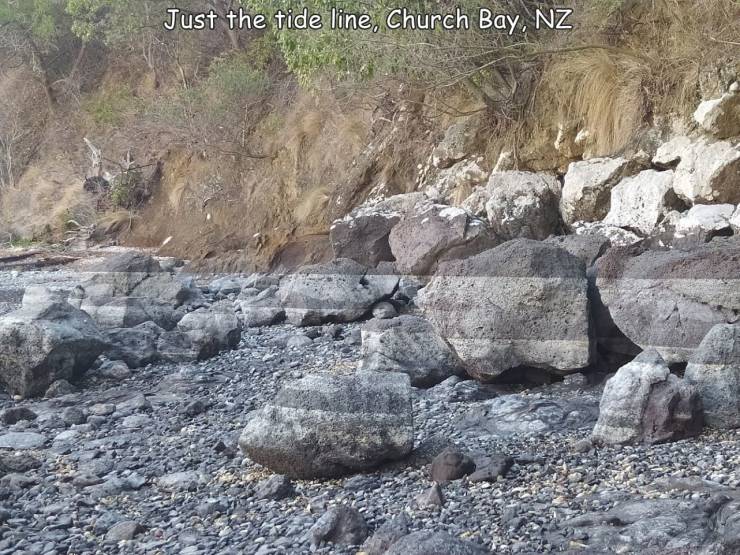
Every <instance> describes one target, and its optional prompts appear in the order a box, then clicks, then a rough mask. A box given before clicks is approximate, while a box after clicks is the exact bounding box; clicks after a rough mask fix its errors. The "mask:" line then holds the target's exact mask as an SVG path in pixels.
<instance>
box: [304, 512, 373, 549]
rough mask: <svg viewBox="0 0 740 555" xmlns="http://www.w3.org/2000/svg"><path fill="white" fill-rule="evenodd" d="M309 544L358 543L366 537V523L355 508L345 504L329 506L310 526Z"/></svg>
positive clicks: (315, 545) (316, 545)
mask: <svg viewBox="0 0 740 555" xmlns="http://www.w3.org/2000/svg"><path fill="white" fill-rule="evenodd" d="M310 536H311V545H312V546H314V547H318V546H320V545H321V544H322V543H323V542H328V543H335V544H338V545H360V544H361V543H362V542H364V541H365V540H366V539H367V536H368V530H367V523H366V522H365V519H364V518H363V516H362V514H360V512H359V511H358V510H357V509H354V508H352V507H347V506H344V505H342V506H339V507H331V508H330V509H329V510H328V511H327V512H326V513H324V514H323V515H322V516H321V518H319V520H317V521H316V524H314V525H313V526H312V527H311V531H310Z"/></svg>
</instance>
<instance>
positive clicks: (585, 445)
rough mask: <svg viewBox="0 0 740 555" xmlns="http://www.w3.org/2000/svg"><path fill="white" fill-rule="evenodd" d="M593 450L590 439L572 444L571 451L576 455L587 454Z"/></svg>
mask: <svg viewBox="0 0 740 555" xmlns="http://www.w3.org/2000/svg"><path fill="white" fill-rule="evenodd" d="M593 448H594V444H593V443H592V442H591V440H590V439H580V440H578V441H576V442H575V443H574V444H573V450H574V451H575V452H576V453H588V452H589V451H591V450H592V449H593Z"/></svg>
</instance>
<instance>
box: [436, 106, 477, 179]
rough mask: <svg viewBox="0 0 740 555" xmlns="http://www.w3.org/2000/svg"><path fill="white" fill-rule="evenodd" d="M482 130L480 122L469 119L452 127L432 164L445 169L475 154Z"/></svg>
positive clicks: (439, 146) (439, 145) (473, 118)
mask: <svg viewBox="0 0 740 555" xmlns="http://www.w3.org/2000/svg"><path fill="white" fill-rule="evenodd" d="M479 130H480V120H479V118H476V117H469V118H466V119H464V120H462V121H459V122H457V123H455V124H453V125H451V126H450V127H449V128H448V129H447V131H446V133H445V136H444V138H443V139H442V140H441V141H440V143H439V144H438V145H437V146H436V148H435V149H434V152H433V153H432V164H433V165H434V166H435V167H436V168H440V169H445V168H449V167H451V166H452V165H454V164H456V163H457V162H459V161H460V160H463V159H464V158H467V157H468V156H470V155H471V154H472V153H473V150H474V148H475V144H476V141H477V137H478V132H479Z"/></svg>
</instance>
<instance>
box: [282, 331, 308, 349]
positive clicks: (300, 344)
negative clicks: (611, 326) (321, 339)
mask: <svg viewBox="0 0 740 555" xmlns="http://www.w3.org/2000/svg"><path fill="white" fill-rule="evenodd" d="M309 345H313V340H312V339H311V338H310V337H308V336H306V335H303V334H300V335H294V336H293V337H291V338H290V339H288V341H287V343H286V347H287V348H288V349H303V348H304V347H308V346H309Z"/></svg>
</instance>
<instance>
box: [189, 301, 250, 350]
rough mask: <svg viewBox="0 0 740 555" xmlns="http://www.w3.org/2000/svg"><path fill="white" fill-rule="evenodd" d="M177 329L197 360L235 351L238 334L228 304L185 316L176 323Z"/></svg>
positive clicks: (237, 325) (214, 305) (203, 309)
mask: <svg viewBox="0 0 740 555" xmlns="http://www.w3.org/2000/svg"><path fill="white" fill-rule="evenodd" d="M177 330H178V331H180V332H182V333H184V334H185V335H187V336H188V338H189V339H190V342H191V343H192V345H193V347H194V348H195V350H196V351H197V352H198V359H201V360H202V359H205V358H210V357H212V356H215V355H216V354H218V353H219V352H220V351H225V350H230V349H234V348H236V346H237V345H238V344H239V341H240V340H241V333H242V332H241V324H240V323H239V318H238V317H237V315H236V312H235V310H234V304H233V303H232V302H231V301H220V302H217V303H214V304H213V305H212V306H210V307H204V308H199V309H197V310H194V311H193V312H189V313H187V314H186V315H185V316H184V317H183V318H182V320H180V321H179V322H178V324H177Z"/></svg>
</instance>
